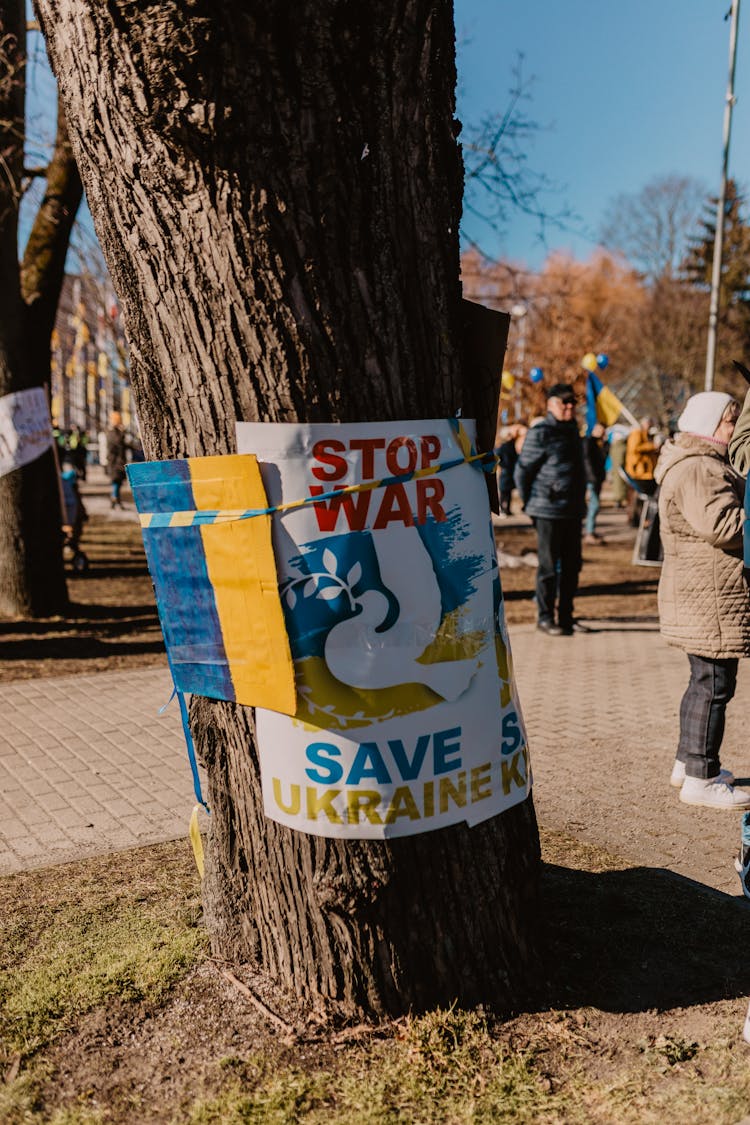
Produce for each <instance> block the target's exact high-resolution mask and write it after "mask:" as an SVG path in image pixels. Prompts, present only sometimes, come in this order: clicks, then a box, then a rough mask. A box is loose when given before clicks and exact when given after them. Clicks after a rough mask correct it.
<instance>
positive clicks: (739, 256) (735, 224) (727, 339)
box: [684, 180, 750, 372]
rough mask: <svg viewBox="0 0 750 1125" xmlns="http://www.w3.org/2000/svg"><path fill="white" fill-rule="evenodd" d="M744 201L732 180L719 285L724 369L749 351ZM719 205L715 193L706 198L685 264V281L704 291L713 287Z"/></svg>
mask: <svg viewBox="0 0 750 1125" xmlns="http://www.w3.org/2000/svg"><path fill="white" fill-rule="evenodd" d="M745 203H746V201H745V196H744V193H743V192H741V191H740V190H739V188H738V186H737V183H736V181H735V180H729V181H728V183H727V193H726V200H725V204H724V242H723V252H722V266H721V282H720V285H719V340H718V359H719V362H718V368H719V370H720V371H724V372H725V371H726V370H727V369H728V368H731V363H730V362H729V361H730V360H731V358H732V357H738V356H740V355H741V354H743V353H744V352H746V351H747V347H748V343H750V223H748V220H747V217H746V214H745ZM717 205H718V198H717V197H716V196H714V197H713V198H710V199H709V200H707V201H706V205H705V208H704V215H703V218H702V219H701V220H700V223H699V230H698V233H697V234H696V236H695V237H694V238H692V239H691V240H690V249H689V251H688V255H687V257H686V259H685V263H684V274H685V279H686V281H687V282H688V284H690V285H691V286H693V287H694V288H695V289H698V290H699V291H701V292H703V293H709V292H710V289H711V274H712V270H713V257H714V240H715V238H716V208H717Z"/></svg>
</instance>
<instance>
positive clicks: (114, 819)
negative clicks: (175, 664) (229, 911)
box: [0, 668, 194, 874]
mask: <svg viewBox="0 0 750 1125" xmlns="http://www.w3.org/2000/svg"><path fill="white" fill-rule="evenodd" d="M170 691H171V681H170V677H169V673H168V671H167V670H166V669H161V668H159V669H156V670H154V669H149V670H147V671H142V672H102V673H99V674H97V675H91V676H86V675H83V676H61V677H56V678H49V679H38V680H16V681H15V682H11V683H8V684H2V685H0V715H1V716H2V723H1V724H0V873H1V874H8V873H9V872H12V871H20V870H23V869H24V868H27V867H39V866H44V865H46V864H53V863H62V862H65V861H67V860H72V859H80V858H84V857H86V856H92V855H97V854H100V853H102V852H107V851H118V850H121V849H125V848H129V847H135V846H137V845H141V844H150V843H155V842H157V841H159V840H167V839H173V838H175V837H177V836H179V835H183V834H185V833H186V832H187V821H188V817H189V814H190V811H191V808H192V804H193V803H194V798H193V795H192V781H191V776H190V770H189V767H188V764H187V755H186V750H185V743H184V739H183V736H182V725H181V723H180V717H179V710H178V707H177V702H176V700H175V701H173V702H172V704H171V705H170V706H169V708H168V709H167V710H166V711H165V713H164V714H163V715H159V714H158V711H159V708H160V707H161V706H162V705H163V704H164V703H166V701H167V699H168V698H169V694H170Z"/></svg>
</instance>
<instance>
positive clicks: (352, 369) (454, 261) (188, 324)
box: [37, 0, 538, 1013]
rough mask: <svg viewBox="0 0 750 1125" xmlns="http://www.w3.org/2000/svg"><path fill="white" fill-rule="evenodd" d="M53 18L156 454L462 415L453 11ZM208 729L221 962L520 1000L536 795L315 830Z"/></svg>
mask: <svg viewBox="0 0 750 1125" xmlns="http://www.w3.org/2000/svg"><path fill="white" fill-rule="evenodd" d="M37 11H38V15H39V18H40V21H41V24H42V28H43V31H44V34H45V36H46V38H47V42H48V47H49V52H50V56H51V60H52V65H53V69H54V70H55V73H56V74H57V77H58V82H59V84H60V89H61V95H62V97H63V100H64V102H65V105H66V108H67V111H68V117H69V120H70V122H71V130H72V133H73V144H74V149H75V152H76V157H77V161H78V165H79V168H80V170H81V174H82V177H83V181H84V184H85V186H86V192H87V196H88V199H89V204H90V207H91V211H92V214H93V216H94V221H95V225H96V228H97V233H98V235H99V237H100V240H101V243H102V246H103V249H104V253H105V256H106V258H107V261H108V264H109V266H110V269H111V272H112V277H113V281H114V284H115V288H116V289H117V291H118V294H119V297H120V299H121V302H122V308H123V314H124V317H125V322H126V326H127V331H128V337H129V342H130V347H131V357H132V363H133V383H134V388H135V395H136V401H137V404H138V410H139V415H140V418H141V423H142V427H143V435H144V440H145V445H146V450H147V453H148V455H149V456H150V457H157V458H158V457H175V456H185V455H188V456H191V455H198V454H203V453H219V452H230V451H232V450H233V448H234V422H235V419H236V418H240V419H245V420H261V421H285V422H289V421H298V420H299V421H319V420H333V421H344V422H346V421H353V420H357V421H360V420H369V421H388V420H395V419H410V418H414V419H416V418H425V417H427V418H429V417H435V416H446V415H450V414H454V413H455V411H456V410H457V408H459V407H461V406H462V405H464V400H465V393H464V373H463V371H462V364H461V356H460V328H461V309H460V304H461V300H460V297H461V294H460V285H459V262H458V221H459V213H460V198H461V182H462V170H461V158H460V151H459V149H458V146H457V144H456V140H455V132H456V130H455V123H454V119H453V106H454V102H453V90H454V85H455V69H454V42H453V25H452V7H451V4H450V3H449V2H445V0H442V2H438V0H372V2H371V3H370V4H368V5H359V4H353V3H350V2H344V0H304V2H303V0H299V2H297V3H291V2H290V0H264V2H263V3H260V2H256V0H252V2H250V0H194V2H192V3H190V4H186V3H184V0H162V2H161V3H160V4H158V5H139V4H132V3H130V2H129V0H108V2H107V3H106V4H103V3H101V0H37ZM492 422H493V424H494V419H493V420H492ZM192 720H193V729H194V734H195V738H196V743H197V746H198V749H199V754H200V756H201V757H202V759H203V761H204V763H205V764H206V767H207V769H208V775H209V794H208V798H209V803H210V805H211V807H212V811H213V815H212V817H211V825H210V831H209V845H210V846H209V859H208V869H207V874H206V882H205V888H204V901H205V907H206V915H207V920H208V924H209V928H210V932H211V938H212V943H213V948H214V951H215V952H216V953H217V954H219V955H221V956H223V957H227V958H229V959H230V960H232V961H244V960H252V961H254V962H256V963H257V964H259V965H261V966H263V967H265V968H266V969H267V970H269V971H270V972H271V973H272V974H273V975H274V976H275V977H276V978H277V979H278V980H279V981H281V982H283V983H285V984H287V985H290V986H291V987H293V988H294V989H295V990H296V991H297V993H298V994H300V995H303V996H318V997H320V996H322V997H325V998H328V999H330V1000H335V1001H338V1002H339V1003H340V1004H341V1006H342V1007H343V1009H344V1010H346V1011H349V1012H355V1011H366V1012H372V1013H384V1012H391V1013H394V1012H402V1011H404V1010H406V1009H408V1008H410V1007H413V1008H423V1007H426V1006H429V1005H433V1004H435V1003H448V1002H450V1001H452V1000H453V999H456V998H458V999H459V1000H460V1001H461V1002H463V1003H473V1002H476V1001H485V1002H493V1003H496V1004H499V1005H506V1006H507V1005H509V1004H512V1003H514V1002H515V1001H516V1000H517V999H518V997H519V996H520V995H522V994H523V992H524V991H525V989H526V987H527V985H528V983H529V980H530V978H531V977H532V976H533V974H534V970H535V963H536V962H535V945H534V911H535V904H536V895H537V870H538V840H537V833H536V822H535V818H534V810H533V805H532V802H531V800H528V801H527V802H525V803H524V804H523V805H520V806H517V807H516V808H514V809H512V810H511V811H509V812H507V813H505V814H503V815H502V816H500V817H496V818H495V819H493V820H491V821H488V822H486V823H485V824H482V825H480V826H479V827H477V828H474V829H473V830H471V831H469V830H468V829H467V828H465V827H463V826H461V827H456V828H451V829H449V830H446V831H442V832H432V833H430V834H428V835H425V836H417V837H410V838H406V839H398V840H395V841H392V842H385V843H382V842H374V843H373V842H368V841H354V842H341V841H337V840H332V839H324V838H318V837H313V836H307V835H304V834H301V833H295V832H292V831H290V830H289V829H286V828H284V827H282V826H280V825H278V824H276V823H274V822H272V821H269V820H267V819H266V818H265V816H264V814H263V807H262V801H261V794H260V784H259V774H258V763H257V757H256V751H255V744H254V737H253V724H252V712H251V711H250V710H249V709H243V708H238V707H235V706H233V705H230V704H221V703H212V702H209V701H207V700H201V701H197V702H196V703H195V704H194V706H193V714H192Z"/></svg>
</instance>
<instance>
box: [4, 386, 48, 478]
mask: <svg viewBox="0 0 750 1125" xmlns="http://www.w3.org/2000/svg"><path fill="white" fill-rule="evenodd" d="M51 445H52V423H51V422H50V417H49V407H48V405H47V395H46V392H45V390H44V388H43V387H31V388H30V389H29V390H26V391H13V392H12V393H11V394H9V395H3V396H2V397H1V398H0V477H4V476H6V475H7V474H8V473H12V472H13V471H14V470H15V469H20V468H21V467H22V466H23V465H28V464H29V463H30V462H31V461H35V460H36V459H37V457H41V455H42V454H43V453H44V452H45V450H47V449H49V447H50V446H51Z"/></svg>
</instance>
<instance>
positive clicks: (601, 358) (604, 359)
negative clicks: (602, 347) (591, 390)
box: [596, 352, 609, 371]
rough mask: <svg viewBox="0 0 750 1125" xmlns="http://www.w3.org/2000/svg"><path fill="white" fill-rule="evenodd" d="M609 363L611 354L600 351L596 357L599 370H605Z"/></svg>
mask: <svg viewBox="0 0 750 1125" xmlns="http://www.w3.org/2000/svg"><path fill="white" fill-rule="evenodd" d="M608 363H609V356H608V355H604V353H603V352H599V355H598V356H597V357H596V366H597V367H598V368H599V370H600V371H603V370H604V368H605V367H606V366H607V364H608Z"/></svg>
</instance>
